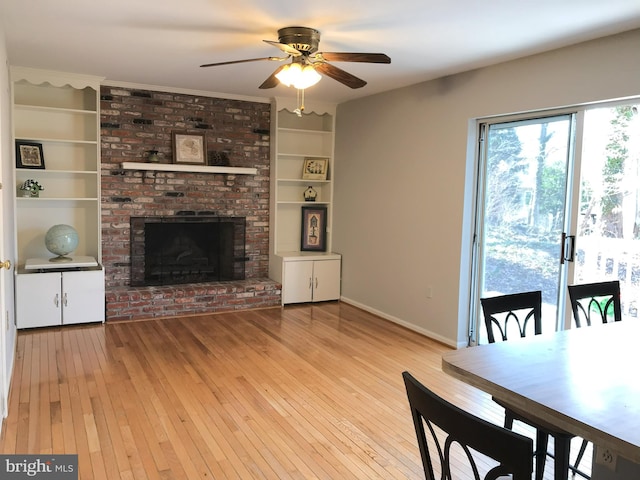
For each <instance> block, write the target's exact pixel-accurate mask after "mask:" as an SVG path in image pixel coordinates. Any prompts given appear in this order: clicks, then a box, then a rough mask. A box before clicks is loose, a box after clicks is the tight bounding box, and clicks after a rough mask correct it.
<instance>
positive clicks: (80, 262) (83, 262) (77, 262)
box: [24, 255, 98, 270]
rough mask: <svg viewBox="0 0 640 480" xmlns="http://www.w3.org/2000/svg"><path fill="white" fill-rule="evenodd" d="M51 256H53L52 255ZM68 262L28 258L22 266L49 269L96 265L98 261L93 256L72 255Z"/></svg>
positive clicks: (32, 268)
mask: <svg viewBox="0 0 640 480" xmlns="http://www.w3.org/2000/svg"><path fill="white" fill-rule="evenodd" d="M52 258H53V257H52ZM69 258H71V261H69V262H52V261H51V259H50V258H28V259H27V262H26V264H25V266H24V269H25V270H49V269H54V268H55V269H60V268H79V267H97V266H98V262H97V261H96V259H95V258H93V257H88V256H79V257H76V256H73V255H71V256H70V257H69Z"/></svg>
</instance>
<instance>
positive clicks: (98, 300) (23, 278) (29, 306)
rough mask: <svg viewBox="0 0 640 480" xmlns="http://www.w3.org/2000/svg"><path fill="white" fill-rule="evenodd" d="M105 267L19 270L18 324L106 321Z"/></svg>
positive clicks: (35, 324) (17, 278)
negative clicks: (45, 270) (66, 269)
mask: <svg viewBox="0 0 640 480" xmlns="http://www.w3.org/2000/svg"><path fill="white" fill-rule="evenodd" d="M104 308H105V297H104V270H103V269H102V267H98V268H95V269H90V270H82V271H63V272H60V271H56V272H42V273H17V274H16V318H17V327H18V328H34V327H50V326H56V325H71V324H77V323H91V322H104Z"/></svg>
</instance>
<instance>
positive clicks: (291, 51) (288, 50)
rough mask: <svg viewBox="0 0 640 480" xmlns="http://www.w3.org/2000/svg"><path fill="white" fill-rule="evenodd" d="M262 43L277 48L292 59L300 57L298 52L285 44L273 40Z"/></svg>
mask: <svg viewBox="0 0 640 480" xmlns="http://www.w3.org/2000/svg"><path fill="white" fill-rule="evenodd" d="M263 42H265V43H268V44H269V45H273V46H274V47H276V48H279V49H280V50H282V51H283V52H284V53H286V54H287V55H291V56H292V57H299V56H300V55H302V53H300V52H299V51H298V50H296V49H295V48H293V47H292V46H290V45H287V44H286V43H280V42H276V41H274V40H263Z"/></svg>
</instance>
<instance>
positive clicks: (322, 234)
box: [300, 207, 327, 252]
mask: <svg viewBox="0 0 640 480" xmlns="http://www.w3.org/2000/svg"><path fill="white" fill-rule="evenodd" d="M326 249H327V207H302V240H301V242H300V250H302V251H316V252H324V251H326Z"/></svg>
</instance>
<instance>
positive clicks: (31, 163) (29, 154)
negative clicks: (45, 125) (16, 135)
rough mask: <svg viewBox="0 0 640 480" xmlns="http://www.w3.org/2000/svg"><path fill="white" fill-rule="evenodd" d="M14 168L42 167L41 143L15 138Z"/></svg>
mask: <svg viewBox="0 0 640 480" xmlns="http://www.w3.org/2000/svg"><path fill="white" fill-rule="evenodd" d="M16 168H44V155H43V154H42V144H41V143H34V142H25V141H23V140H16Z"/></svg>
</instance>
